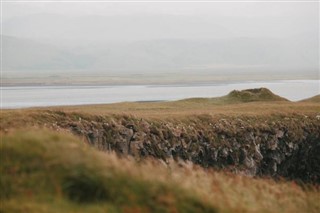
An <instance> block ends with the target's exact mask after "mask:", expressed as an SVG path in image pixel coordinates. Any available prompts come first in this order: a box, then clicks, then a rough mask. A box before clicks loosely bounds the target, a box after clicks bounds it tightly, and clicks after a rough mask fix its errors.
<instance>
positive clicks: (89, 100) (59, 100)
mask: <svg viewBox="0 0 320 213" xmlns="http://www.w3.org/2000/svg"><path fill="white" fill-rule="evenodd" d="M259 87H266V88H268V89H270V90H271V91H272V92H274V93H276V94H278V95H280V96H282V97H285V98H287V99H289V100H291V101H298V100H301V99H305V98H308V97H311V96H314V95H318V94H319V93H320V80H288V81H270V82H240V83H219V84H205V85H203V84H202V85H168V86H167V85H162V86H161V85H156V86H155V85H143V86H32V87H1V108H3V109H6V108H25V107H38V106H58V105H81V104H99V103H116V102H124V101H160V100H179V99H184V98H191V97H219V96H223V95H226V94H228V93H229V92H230V91H232V90H234V89H236V90H242V89H250V88H259Z"/></svg>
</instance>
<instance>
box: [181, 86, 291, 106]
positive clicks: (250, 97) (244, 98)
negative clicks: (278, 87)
mask: <svg viewBox="0 0 320 213" xmlns="http://www.w3.org/2000/svg"><path fill="white" fill-rule="evenodd" d="M181 101H182V102H193V103H198V104H208V103H213V104H232V103H247V102H256V101H261V102H270V101H288V100H287V99H285V98H283V97H280V96H278V95H276V94H274V93H272V92H271V91H270V90H269V89H267V88H257V89H247V90H241V91H238V90H233V91H231V92H230V93H229V94H228V95H226V96H222V97H218V98H189V99H184V100H181Z"/></svg>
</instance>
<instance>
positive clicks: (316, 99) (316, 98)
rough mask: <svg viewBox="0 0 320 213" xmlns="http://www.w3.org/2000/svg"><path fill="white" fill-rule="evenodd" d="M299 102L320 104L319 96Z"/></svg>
mask: <svg viewBox="0 0 320 213" xmlns="http://www.w3.org/2000/svg"><path fill="white" fill-rule="evenodd" d="M300 102H313V103H320V95H316V96H313V97H311V98H307V99H304V100H301V101H300Z"/></svg>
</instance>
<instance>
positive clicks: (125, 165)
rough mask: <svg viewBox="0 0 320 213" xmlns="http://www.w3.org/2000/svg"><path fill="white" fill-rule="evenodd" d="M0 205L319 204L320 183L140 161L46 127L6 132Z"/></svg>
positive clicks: (235, 207)
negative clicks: (275, 179) (303, 185)
mask: <svg viewBox="0 0 320 213" xmlns="http://www.w3.org/2000/svg"><path fill="white" fill-rule="evenodd" d="M0 172H1V176H0V184H1V191H0V196H1V209H0V212H106V211H107V212H319V211H320V204H319V202H318V201H319V196H320V192H319V189H318V188H317V187H315V186H305V187H301V186H299V185H297V184H295V183H294V182H282V181H278V182H275V181H273V180H270V179H253V178H249V177H244V176H235V175H232V174H227V173H221V172H214V171H210V170H204V169H201V168H199V167H195V166H193V165H191V164H187V163H183V162H181V163H180V164H177V163H171V164H169V165H166V164H163V163H161V161H156V160H145V161H142V162H136V161H134V160H132V159H130V158H119V157H117V156H116V155H115V154H114V153H103V152H99V151H97V150H95V149H93V148H92V147H89V146H88V145H86V144H85V143H83V142H82V141H79V139H78V138H75V137H74V136H70V135H69V134H65V133H54V132H50V131H48V130H43V129H42V130H38V131H36V132H35V131H22V132H21V131H20V132H15V133H14V134H8V135H2V141H1V163H0Z"/></svg>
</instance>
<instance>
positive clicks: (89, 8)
mask: <svg viewBox="0 0 320 213" xmlns="http://www.w3.org/2000/svg"><path fill="white" fill-rule="evenodd" d="M2 4H3V8H2V12H3V14H2V19H3V23H4V28H3V34H18V35H20V36H24V33H26V34H28V33H29V32H30V31H39V32H41V29H39V28H36V27H37V25H34V28H33V26H32V25H31V26H29V25H28V30H27V31H28V32H23V31H22V28H21V26H20V25H18V24H17V23H16V22H17V20H16V19H17V18H18V19H19V17H20V18H21V19H22V20H23V19H25V18H26V17H28V16H30V15H35V14H38V15H39V14H41V15H45V14H50V15H60V16H61V17H63V18H61V19H66V22H68V21H70V19H76V18H81V17H82V18H86V17H88V16H106V17H109V18H110V17H123V16H124V17H128V16H129V17H137V16H140V17H142V18H145V19H146V20H148V21H149V23H141V19H139V20H137V21H136V22H133V23H130V25H135V24H136V25H137V29H140V28H141V25H144V27H145V31H148V28H149V25H152V24H153V23H152V21H153V20H155V22H154V23H155V24H157V23H158V22H159V20H158V19H159V17H160V19H161V17H167V19H170V18H168V17H173V19H177V17H179V19H180V22H177V24H179V25H181V22H182V23H183V25H185V27H186V28H187V27H188V25H190V28H191V27H193V25H192V24H195V25H198V29H196V30H198V31H199V34H200V33H202V34H206V32H207V31H202V30H201V29H200V28H210V27H221V28H224V30H226V31H229V32H228V33H229V34H230V36H235V37H237V36H238V37H239V36H240V37H241V36H248V37H256V36H265V37H282V38H286V37H290V36H301V35H306V34H307V35H308V36H309V35H311V36H313V37H315V36H317V35H318V34H319V2H303V1H301V2H274V1H273V2H249V3H248V2H235V1H233V2H227V3H221V2H212V3H205V2H193V3H190V2H189V3H186V2H178V3H177V2H175V3H161V2H153V3H138V2H135V3H127V2H118V3H114V2H91V3H88V2H87V3H84V2H73V3H66V2H59V1H57V2H54V3H52V2H50V3H49V2H47V3H45V2H37V3H30V2H29V3H26V2H24V3H21V2H19V3H17V2H9V1H6V2H3V3H2ZM46 18H48V19H50V18H52V17H48V16H43V17H41V16H38V17H35V19H41V20H37V22H42V23H46V21H47V23H49V24H50V21H52V20H46ZM184 19H185V21H184ZM11 20H15V21H16V22H10V21H11ZM91 20H92V19H91ZM93 21H94V20H93ZM116 21H117V19H115V22H116ZM174 21H176V20H173V22H174ZM192 22H194V23H192ZM6 23H7V24H6ZM8 23H9V24H8ZM10 24H11V25H10ZM15 24H16V25H15ZM66 24H67V23H66ZM170 24H171V25H172V23H170V20H169V21H164V23H162V26H163V27H164V30H166V31H169V30H170V29H171V28H172V27H173V28H175V26H171V25H170ZM8 25H9V26H8ZM61 25H63V23H62V24H61ZM217 25H219V26H217ZM167 26H168V27H167ZM15 27H16V28H21V29H13V28H15ZM53 27H54V26H53ZM61 27H62V29H63V27H64V26H61ZM125 27H126V26H125ZM131 27H134V26H131ZM166 27H167V28H166ZM179 27H181V26H176V28H177V29H171V31H174V30H176V31H178V29H179ZM84 30H86V29H84ZM182 31H183V30H182ZM96 33H99V32H96ZM120 33H122V31H119V34H120ZM170 33H171V34H170ZM170 33H169V35H168V36H172V37H174V32H170ZM186 33H188V32H186ZM215 33H216V32H211V34H210V33H208V34H207V35H204V37H205V38H206V37H209V38H210V37H211V36H214V35H213V34H215ZM40 34H41V33H40ZM133 36H134V35H133ZM152 36H153V35H151V36H150V38H151V39H152V38H153V37H152ZM179 36H180V35H179ZM179 36H177V37H179ZM217 36H218V37H219V35H217ZM221 36H228V35H227V34H223V33H222V34H221ZM198 37H199V35H195V38H198ZM145 38H148V37H143V36H142V38H141V39H145ZM155 38H156V36H155ZM160 38H161V37H160ZM187 38H190V37H187ZM191 38H192V36H191Z"/></svg>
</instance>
